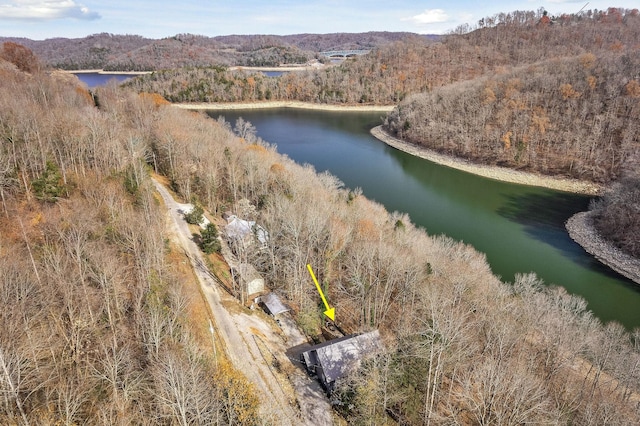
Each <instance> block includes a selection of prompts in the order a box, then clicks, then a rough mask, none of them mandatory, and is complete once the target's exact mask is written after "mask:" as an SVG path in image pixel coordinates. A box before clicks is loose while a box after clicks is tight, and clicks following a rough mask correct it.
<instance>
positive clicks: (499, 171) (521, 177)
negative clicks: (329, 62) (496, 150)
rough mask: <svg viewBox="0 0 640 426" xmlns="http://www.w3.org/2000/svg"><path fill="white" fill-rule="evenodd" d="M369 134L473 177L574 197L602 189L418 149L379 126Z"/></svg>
mask: <svg viewBox="0 0 640 426" xmlns="http://www.w3.org/2000/svg"><path fill="white" fill-rule="evenodd" d="M371 134H372V135H373V136H375V137H376V138H377V139H380V140H381V141H383V142H384V143H386V144H387V145H390V146H392V147H394V148H396V149H399V150H401V151H404V152H406V153H408V154H411V155H415V156H416V157H420V158H424V159H425V160H429V161H432V162H434V163H437V164H441V165H443V166H447V167H451V168H454V169H458V170H462V171H465V172H468V173H473V174H475V175H479V176H483V177H486V178H490V179H495V180H499V181H504V182H511V183H517V184H521V185H529V186H540V187H543V188H549V189H555V190H558V191H565V192H573V193H576V194H586V195H597V194H600V193H601V192H602V190H603V188H602V186H600V185H597V184H595V183H593V182H587V181H580V180H575V179H565V178H556V177H551V176H544V175H538V174H534V173H527V172H521V171H518V170H512V169H508V168H506V167H497V166H486V165H482V164H474V163H470V162H468V161H466V160H462V159H459V158H455V157H450V156H447V155H443V154H440V153H437V152H435V151H432V150H430V149H428V148H424V147H420V146H417V145H414V144H411V143H408V142H405V141H403V140H400V139H398V138H395V137H393V136H391V135H389V134H388V133H386V132H385V131H384V130H383V129H382V126H378V127H374V128H373V129H371Z"/></svg>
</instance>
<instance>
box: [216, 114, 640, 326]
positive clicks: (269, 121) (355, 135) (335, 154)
mask: <svg viewBox="0 0 640 426" xmlns="http://www.w3.org/2000/svg"><path fill="white" fill-rule="evenodd" d="M208 114H209V115H210V116H211V117H213V118H217V117H219V116H223V117H225V119H226V120H227V121H228V122H230V123H231V125H232V126H233V124H234V123H235V120H236V119H237V118H238V117H242V118H243V119H245V120H247V121H249V122H251V123H252V124H253V125H254V126H255V127H256V130H257V134H258V136H260V137H261V138H262V139H264V140H265V141H267V142H269V143H271V144H274V145H276V147H277V150H278V152H280V153H282V154H285V155H287V156H288V157H290V158H291V159H293V160H294V161H296V162H297V163H299V164H305V163H308V164H311V165H313V166H314V167H315V169H316V170H317V171H318V172H323V171H328V172H330V173H332V174H333V175H335V176H337V177H338V178H339V179H340V180H341V181H342V182H343V183H344V184H345V186H346V187H348V188H352V189H353V188H361V189H362V192H363V194H364V195H365V196H366V197H368V198H370V199H373V200H375V201H377V202H379V203H381V204H383V205H384V206H385V207H386V208H387V210H389V211H400V212H405V213H408V214H409V216H410V217H411V220H412V221H413V222H414V223H415V224H417V225H419V226H421V227H423V228H424V229H425V230H426V231H427V232H428V233H429V234H431V235H437V234H445V235H448V236H450V237H452V238H454V239H456V240H459V241H463V242H465V243H468V244H471V245H473V246H474V247H475V248H476V249H477V250H478V251H481V252H483V253H485V254H486V256H487V260H488V262H489V264H490V265H491V269H492V270H493V272H494V273H495V274H496V275H498V276H500V277H501V279H502V280H503V281H506V282H509V281H512V280H513V278H514V275H515V274H516V273H529V272H535V273H536V274H537V275H538V276H539V277H540V278H542V279H543V280H544V281H545V283H546V284H548V285H559V286H562V287H564V288H565V289H566V290H567V291H568V292H570V293H572V294H576V295H579V296H581V297H583V298H584V299H585V300H586V301H587V303H588V309H590V310H591V311H592V312H593V313H594V315H595V316H596V317H598V318H599V319H600V320H601V321H603V322H608V321H618V322H620V323H621V324H623V325H624V326H625V327H626V328H627V329H629V330H631V329H633V328H635V327H640V286H637V285H636V284H634V283H633V282H631V281H629V280H627V279H626V278H624V277H622V276H621V275H619V274H617V273H616V272H614V271H612V270H610V269H609V268H608V267H606V266H604V265H602V264H601V263H599V262H598V261H596V260H595V259H594V258H593V257H592V256H591V255H589V254H588V253H586V252H585V251H584V250H583V249H582V248H581V247H580V246H579V245H578V244H576V243H574V242H573V241H572V240H571V239H570V238H569V236H568V234H567V232H566V230H565V228H564V222H565V221H566V220H567V219H568V218H569V217H570V216H571V215H573V214H574V213H576V212H579V211H584V210H586V209H587V208H588V205H589V202H590V198H589V197H586V196H582V195H574V194H569V193H564V192H559V191H553V190H548V189H544V188H536V187H529V186H525V185H517V184H510V183H504V182H499V181H495V180H491V179H487V178H483V177H478V176H475V175H472V174H469V173H465V172H461V171H458V170H455V169H452V168H449V167H445V166H440V165H437V164H434V163H432V162H430V161H427V160H424V159H421V158H417V157H414V156H412V155H409V154H406V153H404V152H402V151H399V150H396V149H395V148H392V147H389V146H388V145H386V144H385V143H383V142H381V141H379V140H377V139H376V138H374V137H373V136H371V135H370V133H369V130H370V129H371V128H372V127H374V126H376V125H378V124H380V122H381V116H382V114H383V113H379V112H352V111H349V112H330V111H309V110H299V109H286V108H282V109H262V110H232V111H229V110H225V111H208Z"/></svg>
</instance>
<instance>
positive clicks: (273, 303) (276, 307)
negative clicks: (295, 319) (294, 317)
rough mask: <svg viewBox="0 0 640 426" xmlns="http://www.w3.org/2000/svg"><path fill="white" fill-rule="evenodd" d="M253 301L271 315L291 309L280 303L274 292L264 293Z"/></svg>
mask: <svg viewBox="0 0 640 426" xmlns="http://www.w3.org/2000/svg"><path fill="white" fill-rule="evenodd" d="M255 301H256V303H257V304H259V305H260V306H262V307H263V309H264V310H265V311H266V312H267V313H268V314H269V315H273V316H274V317H275V316H276V315H279V314H282V313H285V312H289V311H290V310H291V309H289V308H288V307H287V305H285V304H284V303H282V301H281V300H280V298H279V297H278V295H277V294H275V293H267V294H265V295H262V296H258V297H257V298H256V300H255Z"/></svg>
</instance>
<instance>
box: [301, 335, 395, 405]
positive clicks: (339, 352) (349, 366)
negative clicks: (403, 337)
mask: <svg viewBox="0 0 640 426" xmlns="http://www.w3.org/2000/svg"><path fill="white" fill-rule="evenodd" d="M380 348H382V341H381V340H380V334H379V333H378V330H374V331H371V332H369V333H364V334H352V335H349V336H345V337H341V338H339V339H334V340H329V341H327V342H324V343H320V344H319V345H315V346H311V347H310V348H309V349H307V350H306V351H304V352H302V353H301V354H300V360H301V361H302V362H304V364H305V366H306V368H307V371H308V372H309V374H312V375H315V376H317V377H318V381H319V382H320V384H321V385H322V387H323V388H324V389H325V390H326V391H327V393H331V392H333V388H334V385H335V382H336V380H338V379H339V378H341V377H344V376H345V375H347V374H348V373H350V372H351V371H353V370H356V369H357V368H358V367H359V366H360V361H361V360H362V358H364V357H365V356H366V355H369V354H371V353H374V352H375V351H376V350H378V349H380Z"/></svg>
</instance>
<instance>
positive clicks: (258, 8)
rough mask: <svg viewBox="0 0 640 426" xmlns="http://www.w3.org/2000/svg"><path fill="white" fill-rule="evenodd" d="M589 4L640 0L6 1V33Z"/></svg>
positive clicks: (469, 14) (350, 29)
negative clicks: (487, 0) (486, 0)
mask: <svg viewBox="0 0 640 426" xmlns="http://www.w3.org/2000/svg"><path fill="white" fill-rule="evenodd" d="M612 1H615V2H616V3H613V4H612V3H611V2H612ZM587 3H588V4H587ZM585 4H587V5H586V8H585V9H599V10H601V9H607V8H608V7H611V6H614V7H622V8H627V9H632V8H638V7H640V1H638V0H592V1H589V2H587V1H586V0H577V1H576V0H546V1H534V0H510V1H506V0H494V1H489V2H485V1H478V0H448V1H439V0H437V1H422V0H224V1H221V0H155V1H150V0H103V1H90V0H43V1H42V0H0V36H3V37H26V38H30V39H34V40H43V39H46V38H54V37H68V38H81V37H85V36H88V35H91V34H97V33H111V34H135V35H141V36H144V37H148V38H154V39H160V38H164V37H171V36H174V35H176V34H185V33H189V34H197V35H204V36H218V35H230V34H275V35H288V34H302V33H313V34H326V33H336V32H347V33H359V32H367V31H408V32H414V33H418V34H443V33H446V32H447V31H450V30H453V29H454V28H456V27H458V26H459V25H462V24H469V25H471V26H473V25H475V24H476V23H477V22H478V20H480V19H481V18H483V17H487V16H492V15H495V14H497V13H500V12H511V11H514V10H534V11H535V10H538V9H539V8H544V9H545V10H547V11H548V12H549V14H551V15H557V14H562V13H575V12H578V11H579V10H580V9H581V8H583V6H585Z"/></svg>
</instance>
